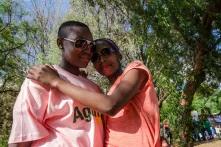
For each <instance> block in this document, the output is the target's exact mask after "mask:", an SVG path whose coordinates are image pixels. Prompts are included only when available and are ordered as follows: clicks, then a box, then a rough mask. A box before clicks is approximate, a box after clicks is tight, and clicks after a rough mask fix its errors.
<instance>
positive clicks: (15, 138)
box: [8, 79, 49, 144]
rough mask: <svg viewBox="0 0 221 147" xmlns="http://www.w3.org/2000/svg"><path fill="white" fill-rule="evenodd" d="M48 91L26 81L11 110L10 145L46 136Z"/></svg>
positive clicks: (35, 83)
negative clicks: (45, 116)
mask: <svg viewBox="0 0 221 147" xmlns="http://www.w3.org/2000/svg"><path fill="white" fill-rule="evenodd" d="M47 101H48V90H47V88H46V87H43V86H41V85H40V84H38V83H37V82H34V81H31V80H29V79H26V80H25V81H24V83H23V85H22V87H21V90H20V93H19V95H18V97H17V99H16V102H15V105H14V108H13V125H12V130H11V134H10V137H9V141H8V142H9V144H10V143H19V142H27V141H33V140H38V139H41V138H44V137H46V136H48V134H49V133H48V130H47V128H46V126H45V125H44V114H45V112H46V109H47Z"/></svg>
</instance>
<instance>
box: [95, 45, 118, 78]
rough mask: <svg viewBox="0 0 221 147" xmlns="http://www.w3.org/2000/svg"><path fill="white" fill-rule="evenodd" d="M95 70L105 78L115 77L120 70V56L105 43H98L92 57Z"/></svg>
mask: <svg viewBox="0 0 221 147" xmlns="http://www.w3.org/2000/svg"><path fill="white" fill-rule="evenodd" d="M91 60H92V62H93V64H94V67H95V69H96V70H97V71H98V72H99V73H100V74H101V75H103V76H106V77H110V76H113V75H114V74H115V73H116V72H117V71H118V70H119V68H120V54H119V52H118V51H116V50H115V49H113V48H112V47H111V45H109V44H108V43H107V42H105V41H99V42H98V43H96V50H95V52H94V54H93V56H92V59H91Z"/></svg>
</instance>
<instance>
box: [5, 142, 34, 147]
mask: <svg viewBox="0 0 221 147" xmlns="http://www.w3.org/2000/svg"><path fill="white" fill-rule="evenodd" d="M31 143H32V142H21V143H13V144H9V145H8V147H30V146H31Z"/></svg>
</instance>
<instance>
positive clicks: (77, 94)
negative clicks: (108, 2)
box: [28, 39, 160, 147]
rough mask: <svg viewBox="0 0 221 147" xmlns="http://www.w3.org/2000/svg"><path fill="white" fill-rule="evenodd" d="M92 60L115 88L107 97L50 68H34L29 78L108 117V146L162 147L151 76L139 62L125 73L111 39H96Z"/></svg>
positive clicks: (106, 142) (156, 103)
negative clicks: (74, 82) (64, 77)
mask: <svg viewBox="0 0 221 147" xmlns="http://www.w3.org/2000/svg"><path fill="white" fill-rule="evenodd" d="M95 44H96V46H95V49H94V53H93V56H92V59H91V61H92V62H93V64H94V67H95V68H96V70H97V71H98V72H99V73H100V74H102V75H104V76H105V77H107V78H108V80H109V82H110V84H111V85H112V86H111V88H110V90H109V92H108V95H105V94H100V93H94V92H90V91H87V90H84V89H81V88H79V87H76V86H74V85H72V84H71V83H68V82H67V81H64V80H62V79H61V78H59V77H58V74H57V73H56V72H55V71H54V70H53V69H52V68H50V67H49V66H40V67H38V66H35V67H32V68H31V69H30V70H29V73H28V77H29V78H33V79H38V80H39V81H41V82H43V83H46V84H49V85H50V86H52V87H54V88H57V89H59V90H60V91H62V92H63V93H65V94H67V95H69V96H70V97H72V98H73V99H75V100H77V101H79V102H80V103H82V104H84V105H87V106H89V107H91V108H94V109H96V110H98V111H100V112H102V113H105V114H107V115H106V116H107V117H106V128H105V132H106V138H105V145H106V146H112V147H135V146H137V147H159V146H160V124H159V121H160V120H159V108H158V100H157V96H156V92H155V90H154V85H153V83H152V77H151V74H150V72H149V70H148V69H147V67H146V66H145V65H144V64H143V63H142V62H140V61H133V62H131V63H130V64H128V65H127V67H126V68H125V69H124V70H122V68H121V64H120V61H121V58H122V56H121V54H120V52H119V47H118V46H117V45H116V44H115V43H114V42H113V41H112V40H110V39H97V40H95Z"/></svg>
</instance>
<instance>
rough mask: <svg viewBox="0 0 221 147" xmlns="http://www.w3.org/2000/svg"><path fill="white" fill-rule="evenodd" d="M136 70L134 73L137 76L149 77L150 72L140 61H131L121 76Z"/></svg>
mask: <svg viewBox="0 0 221 147" xmlns="http://www.w3.org/2000/svg"><path fill="white" fill-rule="evenodd" d="M135 69H136V71H137V72H136V73H137V74H142V75H143V74H144V75H147V76H150V72H149V69H148V68H147V67H146V66H145V65H144V64H143V62H142V61H139V60H135V61H132V62H131V63H129V64H128V65H127V66H126V68H125V70H124V72H123V74H124V75H125V74H127V73H128V72H129V71H134V70H135ZM150 77H151V76H150Z"/></svg>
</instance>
